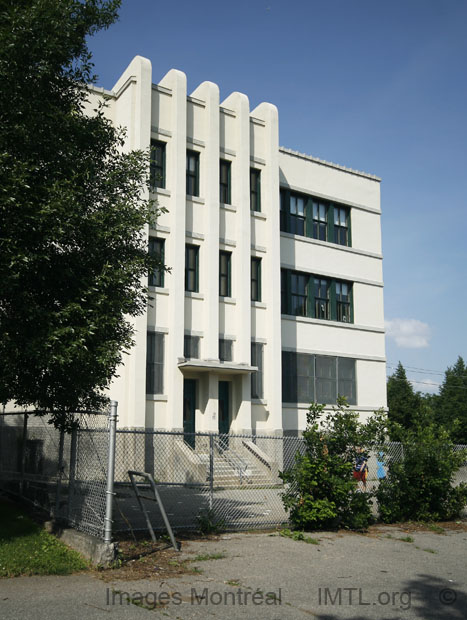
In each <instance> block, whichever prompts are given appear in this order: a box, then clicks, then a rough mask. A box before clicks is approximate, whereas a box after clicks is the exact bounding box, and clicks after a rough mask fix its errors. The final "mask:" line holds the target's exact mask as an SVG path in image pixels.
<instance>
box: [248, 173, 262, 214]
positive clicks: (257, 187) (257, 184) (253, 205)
mask: <svg viewBox="0 0 467 620" xmlns="http://www.w3.org/2000/svg"><path fill="white" fill-rule="evenodd" d="M250 210H251V211H255V212H256V213H261V170H259V169H258V168H250Z"/></svg>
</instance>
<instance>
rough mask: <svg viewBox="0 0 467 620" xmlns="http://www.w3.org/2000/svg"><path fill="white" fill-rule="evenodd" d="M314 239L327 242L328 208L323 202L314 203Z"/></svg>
mask: <svg viewBox="0 0 467 620" xmlns="http://www.w3.org/2000/svg"><path fill="white" fill-rule="evenodd" d="M312 204H313V235H312V236H313V239H319V240H320V241H326V240H327V230H328V207H327V205H326V204H324V203H323V202H315V201H313V203H312Z"/></svg>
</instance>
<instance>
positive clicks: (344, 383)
mask: <svg viewBox="0 0 467 620" xmlns="http://www.w3.org/2000/svg"><path fill="white" fill-rule="evenodd" d="M338 396H345V397H346V398H347V402H348V403H349V405H356V404H357V389H356V373H355V360H354V359H350V358H348V357H331V356H328V355H310V354H308V353H295V352H293V351H282V401H283V402H285V403H311V402H318V403H324V404H327V405H332V404H335V403H336V401H337V397H338Z"/></svg>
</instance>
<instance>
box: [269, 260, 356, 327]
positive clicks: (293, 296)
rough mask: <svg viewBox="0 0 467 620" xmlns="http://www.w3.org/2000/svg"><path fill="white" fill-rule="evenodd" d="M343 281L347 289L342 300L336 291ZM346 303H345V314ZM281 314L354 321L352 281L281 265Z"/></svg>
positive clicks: (341, 321)
mask: <svg viewBox="0 0 467 620" xmlns="http://www.w3.org/2000/svg"><path fill="white" fill-rule="evenodd" d="M318 284H319V286H318ZM344 284H345V285H346V287H347V290H348V300H345V299H344V300H343V299H342V298H341V297H342V296H341V295H337V294H336V290H337V291H339V288H340V287H341V286H342V285H344ZM323 292H324V294H323ZM338 297H339V298H338ZM345 304H348V305H347V306H346V307H345V313H344V311H343V306H344V305H345ZM281 313H282V314H286V315H289V316H303V317H308V318H312V319H318V320H322V321H336V322H339V323H353V322H354V302H353V283H352V282H348V281H344V280H335V279H331V278H326V277H324V276H321V275H319V274H313V273H305V272H302V271H294V270H293V269H286V268H282V269H281ZM344 317H345V318H344Z"/></svg>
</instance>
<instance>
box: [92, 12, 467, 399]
mask: <svg viewBox="0 0 467 620" xmlns="http://www.w3.org/2000/svg"><path fill="white" fill-rule="evenodd" d="M466 32H467V2H466V1H465V0H444V1H443V0H438V1H434V0H393V2H382V1H378V0H373V1H371V2H370V1H367V0H326V2H322V1H318V0H288V1H287V2H285V1H283V0H264V1H263V0H250V1H246V0H237V1H236V2H225V1H223V0H217V1H214V0H198V1H197V2H189V1H187V0H179V1H175V2H156V1H155V0H123V2H122V9H121V11H120V21H119V22H118V23H116V24H114V25H113V26H112V27H111V28H110V29H109V30H107V31H106V32H102V33H98V34H97V35H96V36H95V37H93V38H92V39H91V40H90V49H91V51H92V52H93V58H94V63H95V70H96V73H97V74H98V75H99V80H98V84H99V85H101V86H104V87H106V88H111V87H112V86H113V84H114V83H115V82H116V80H117V79H118V77H119V75H120V74H121V73H122V71H123V70H124V68H125V67H126V66H127V65H128V64H129V62H130V61H131V59H132V58H133V57H134V56H135V55H136V54H140V55H142V56H145V57H147V58H149V59H150V60H151V62H152V65H153V80H154V81H159V80H160V79H161V78H162V77H163V76H164V75H165V73H166V72H167V71H168V70H169V69H171V68H177V69H180V70H182V71H184V72H185V73H186V74H187V78H188V88H189V91H191V90H194V89H195V88H196V87H197V85H198V84H200V83H201V82H203V81H205V80H211V81H213V82H215V83H217V84H218V85H219V87H220V90H221V100H222V99H223V98H225V97H227V96H228V95H229V94H230V93H231V92H232V91H240V92H244V93H246V94H247V95H248V97H249V99H250V105H251V107H252V108H253V107H255V106H256V105H257V104H258V103H260V102H261V101H270V102H271V103H274V104H276V105H277V106H278V108H279V124H280V143H281V145H283V146H287V147H289V148H293V149H296V150H298V151H302V152H305V153H309V154H311V155H314V156H316V157H320V158H322V159H326V160H329V161H333V162H336V163H339V164H343V165H346V166H349V167H351V168H356V169H358V170H364V171H366V172H371V173H374V174H376V175H378V176H380V177H382V179H383V181H382V186H381V199H382V209H383V220H382V226H383V252H384V262H383V266H384V280H385V317H386V320H387V321H388V322H389V324H388V335H387V338H386V346H387V359H388V371H389V372H392V371H393V367H392V366H391V365H393V364H396V363H397V361H398V360H401V361H402V363H403V364H404V366H406V367H410V368H413V369H415V370H413V371H412V372H409V373H408V374H409V377H410V378H411V379H413V380H415V381H418V382H419V383H417V384H414V386H415V388H416V389H419V390H421V391H433V390H434V389H435V387H431V386H430V383H431V382H434V383H435V384H436V383H439V382H441V381H442V378H443V377H442V374H443V372H444V370H445V369H446V367H447V366H448V365H452V364H454V362H455V360H456V358H457V356H458V355H462V357H464V359H466V358H467V325H466V319H467V312H466V310H467V292H466V291H467V287H466V276H465V272H466V270H467V249H466V247H467V244H466V239H467V233H466V229H467V198H466V197H467V79H466V78H467V76H466V73H467V36H466ZM436 372H438V373H440V374H435V373H436Z"/></svg>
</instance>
